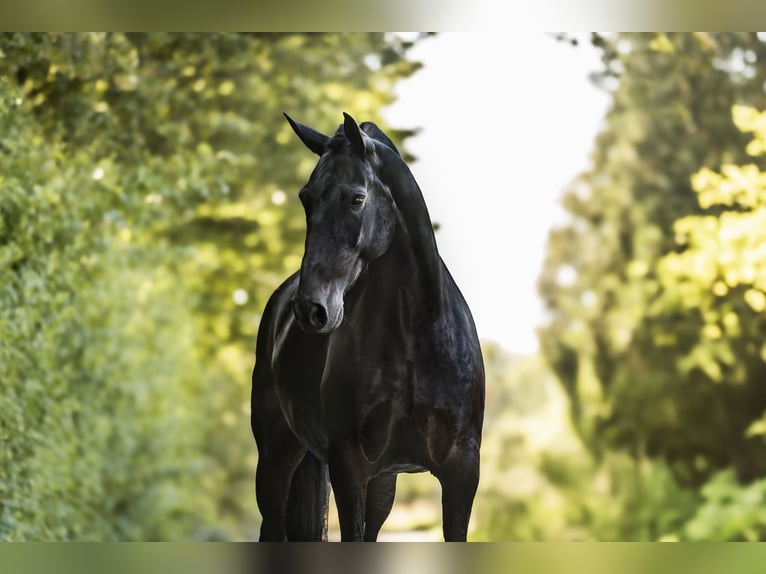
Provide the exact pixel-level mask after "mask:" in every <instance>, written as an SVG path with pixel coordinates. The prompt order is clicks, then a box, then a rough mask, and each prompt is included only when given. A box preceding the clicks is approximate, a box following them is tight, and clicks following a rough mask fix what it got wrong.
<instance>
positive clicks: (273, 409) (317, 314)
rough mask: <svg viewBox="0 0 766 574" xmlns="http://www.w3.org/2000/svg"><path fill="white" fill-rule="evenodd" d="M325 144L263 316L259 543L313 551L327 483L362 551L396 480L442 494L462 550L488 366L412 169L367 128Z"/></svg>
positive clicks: (256, 410) (306, 130)
mask: <svg viewBox="0 0 766 574" xmlns="http://www.w3.org/2000/svg"><path fill="white" fill-rule="evenodd" d="M343 115H344V117H345V121H344V123H343V125H342V126H341V127H339V128H338V131H337V132H336V133H335V135H334V136H332V137H329V136H326V135H323V134H321V133H320V132H318V131H316V130H314V129H312V128H310V127H308V126H305V125H303V124H301V123H298V122H296V121H293V120H292V119H291V118H290V117H288V116H287V114H285V116H286V117H287V120H288V121H289V122H290V125H291V126H292V128H293V130H294V131H295V133H296V134H297V135H298V137H299V138H300V139H301V140H302V141H303V143H304V144H305V145H306V146H307V147H308V148H309V149H310V150H311V151H313V152H314V153H316V154H317V155H319V156H320V159H319V163H318V164H317V166H316V167H315V168H314V171H313V173H312V174H311V177H310V179H309V181H308V183H307V184H306V185H305V186H304V187H303V188H302V189H301V191H300V193H299V197H300V200H301V202H302V203H303V207H304V209H305V211H306V223H307V233H306V245H305V253H304V255H303V262H302V264H301V268H300V271H299V272H297V273H295V274H294V275H292V276H291V277H290V278H288V279H287V280H286V281H285V282H284V283H283V284H282V285H281V286H280V287H279V288H278V289H277V290H276V291H275V292H274V294H273V295H272V296H271V299H270V300H269V302H268V304H267V305H266V308H265V310H264V313H263V318H262V320H261V325H260V329H259V332H258V341H257V347H256V362H255V369H254V371H253V392H252V428H253V434H254V436H255V440H256V443H257V445H258V453H259V459H258V468H257V471H256V479H255V480H256V497H257V500H258V507H259V509H260V511H261V515H262V517H263V523H262V526H261V535H260V539H261V540H270V541H274V540H285V539H287V540H323V539H326V536H327V528H326V517H327V507H328V500H329V489H328V470H329V481H330V483H331V484H332V488H333V492H334V494H335V501H336V504H337V507H338V517H339V520H340V529H341V538H342V540H344V541H345V540H370V541H374V540H376V538H377V535H378V531H379V530H380V527H381V526H382V524H383V522H384V521H385V519H386V517H387V516H388V514H389V512H390V511H391V506H392V504H393V500H394V492H395V490H396V476H397V474H398V473H400V472H422V471H426V470H427V471H430V472H431V473H432V474H433V475H434V476H436V478H437V479H438V480H439V482H440V483H441V487H442V517H443V528H444V539H445V540H465V538H466V531H467V528H468V520H469V517H470V514H471V507H472V505H473V499H474V495H475V494H476V488H477V485H478V481H479V446H480V443H481V429H482V420H483V418H484V365H483V362H482V356H481V349H480V347H479V341H478V337H477V335H476V328H475V327H474V323H473V319H472V317H471V313H470V311H469V309H468V306H467V305H466V302H465V300H464V299H463V296H462V295H461V293H460V291H459V290H458V288H457V286H456V285H455V282H454V280H453V279H452V276H451V275H450V274H449V272H448V271H447V268H446V266H445V265H444V263H443V262H442V260H441V257H440V256H439V253H438V251H437V249H436V239H435V237H434V233H433V227H432V224H431V219H430V217H429V215H428V211H427V209H426V205H425V202H424V201H423V196H422V194H421V192H420V188H419V187H418V185H417V183H416V182H415V179H414V178H413V176H412V173H411V172H410V170H409V168H408V167H407V165H406V164H405V162H404V161H403V160H402V158H401V157H400V155H399V152H398V151H397V149H396V147H395V146H394V144H393V143H392V142H391V140H390V139H389V138H388V137H387V136H386V135H385V134H384V133H383V132H382V131H381V130H380V129H379V128H378V127H377V126H376V125H375V124H373V123H371V122H364V123H362V124H361V125H357V123H356V122H355V121H354V119H353V118H351V116H349V115H348V114H343Z"/></svg>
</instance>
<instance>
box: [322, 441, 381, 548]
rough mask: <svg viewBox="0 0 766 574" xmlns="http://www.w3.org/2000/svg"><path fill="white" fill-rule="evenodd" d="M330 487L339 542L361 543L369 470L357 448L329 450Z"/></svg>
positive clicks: (359, 449)
mask: <svg viewBox="0 0 766 574" xmlns="http://www.w3.org/2000/svg"><path fill="white" fill-rule="evenodd" d="M329 467H330V483H331V484H332V490H333V492H334V494H335V504H336V506H337V507H338V521H339V522H340V539H341V541H342V542H361V541H362V540H363V537H364V510H365V504H366V498H367V483H368V481H369V480H370V474H371V473H370V470H369V464H368V462H367V460H366V459H365V458H364V454H362V451H361V448H359V447H358V446H357V447H355V446H352V445H349V446H346V447H344V448H332V447H331V448H330V451H329Z"/></svg>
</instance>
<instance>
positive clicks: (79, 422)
mask: <svg viewBox="0 0 766 574" xmlns="http://www.w3.org/2000/svg"><path fill="white" fill-rule="evenodd" d="M410 45H411V44H409V43H406V42H404V41H402V40H401V39H399V38H398V37H396V36H394V35H384V34H334V35H327V34H308V35H306V34H212V35H211V34H117V33H114V34H112V33H110V34H4V35H2V36H0V387H1V388H2V392H0V438H1V439H2V442H3V449H0V539H4V540H54V539H55V540H71V539H78V540H83V539H85V540H112V539H175V538H188V537H193V536H204V535H205V532H206V531H207V530H208V529H210V528H216V529H221V530H223V531H225V532H226V535H227V536H232V537H243V536H251V531H250V530H248V528H252V526H253V524H254V522H255V520H256V512H255V506H254V497H253V493H252V489H253V472H254V468H255V448H254V444H253V442H252V439H251V437H250V432H249V421H248V413H249V410H248V409H249V376H250V370H251V369H252V360H253V355H252V353H253V346H254V341H255V332H256V329H257V324H258V318H259V317H258V314H259V312H260V311H261V309H262V308H263V305H264V304H265V299H266V297H267V296H268V294H270V292H271V290H272V289H273V288H274V287H275V286H276V285H277V284H278V283H279V282H280V281H281V280H283V279H284V278H285V277H286V276H287V275H288V274H290V273H292V272H293V271H294V270H295V269H296V268H297V266H298V264H299V257H300V254H301V245H302V239H303V214H302V210H301V209H300V207H299V204H298V202H297V201H294V200H293V199H292V196H293V193H294V191H295V190H296V189H297V188H298V186H299V185H300V184H301V183H302V181H303V180H305V179H306V177H307V176H308V173H309V170H310V169H311V165H312V159H311V156H310V154H309V155H307V154H306V152H305V150H304V149H303V147H302V146H301V144H300V143H299V142H296V141H295V138H293V137H292V136H291V132H290V129H289V126H287V124H286V122H284V119H283V118H282V115H281V113H282V111H288V112H290V113H291V114H293V115H294V116H295V117H297V118H299V119H301V120H303V121H306V122H307V123H311V124H314V125H317V126H326V127H327V131H330V130H331V129H332V126H334V125H337V123H338V121H339V116H340V112H341V111H348V112H350V113H352V114H355V115H357V116H358V117H359V118H361V119H370V120H373V121H378V122H379V123H381V124H382V122H381V121H380V117H379V116H378V110H379V109H380V108H381V107H382V106H383V105H385V104H386V103H389V102H390V101H391V98H392V96H391V92H392V87H393V85H394V83H395V82H396V80H397V79H399V78H402V77H405V76H407V75H408V74H410V73H412V72H413V71H414V70H415V69H417V64H415V63H412V62H410V61H408V60H407V59H406V51H407V48H408V47H409V46H410ZM398 135H399V136H400V138H401V137H404V136H406V135H407V133H406V132H401V133H399V134H398ZM296 166H297V169H296Z"/></svg>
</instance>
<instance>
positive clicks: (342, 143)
mask: <svg viewBox="0 0 766 574" xmlns="http://www.w3.org/2000/svg"><path fill="white" fill-rule="evenodd" d="M359 128H360V129H361V130H362V131H363V132H364V133H366V134H367V135H368V136H370V137H371V138H372V139H374V140H375V141H377V142H380V143H382V144H383V145H385V146H387V147H389V148H391V149H392V150H393V151H394V153H396V155H398V156H399V157H402V154H400V153H399V150H398V149H397V148H396V146H395V145H394V142H392V141H391V138H389V137H388V136H387V135H386V134H385V133H383V130H381V129H380V128H379V127H378V126H377V125H375V124H374V123H373V122H362V123H361V124H359ZM346 145H348V138H347V137H346V134H345V132H344V131H343V124H341V125H340V126H339V127H338V129H337V131H336V132H335V134H334V135H333V136H332V138H330V141H328V142H327V147H328V148H329V149H331V150H333V151H339V150H341V149H343V148H344V147H346Z"/></svg>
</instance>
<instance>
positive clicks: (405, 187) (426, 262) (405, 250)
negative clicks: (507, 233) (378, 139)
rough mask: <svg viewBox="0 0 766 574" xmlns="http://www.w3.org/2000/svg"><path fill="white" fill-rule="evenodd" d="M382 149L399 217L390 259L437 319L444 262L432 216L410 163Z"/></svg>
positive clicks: (385, 175)
mask: <svg viewBox="0 0 766 574" xmlns="http://www.w3.org/2000/svg"><path fill="white" fill-rule="evenodd" d="M381 148H382V149H379V150H378V157H379V158H380V159H381V162H382V167H381V170H380V174H381V176H382V180H383V182H384V183H385V184H386V185H387V186H388V188H389V189H390V191H391V195H392V196H393V198H394V202H395V203H396V208H397V211H398V214H399V215H398V217H399V219H398V221H397V230H396V232H395V235H394V240H393V241H392V243H391V246H390V247H389V250H388V252H387V253H386V255H387V256H388V257H387V259H389V260H390V261H392V263H393V264H394V265H396V264H397V263H398V265H399V266H400V269H401V271H400V272H399V274H400V275H402V276H404V274H406V277H407V282H409V283H413V282H414V283H415V285H414V286H415V287H417V291H418V293H419V294H420V295H421V297H422V299H423V301H422V303H423V304H424V305H425V308H426V309H427V310H428V313H429V315H430V316H431V317H435V316H436V315H438V314H439V312H440V311H441V309H442V306H443V299H444V292H443V277H442V262H441V257H440V256H439V250H438V249H437V247H436V237H435V236H434V230H433V225H432V223H431V217H430V216H429V215H428V208H427V207H426V203H425V200H424V199H423V194H422V193H421V191H420V187H419V186H418V184H417V182H416V181H415V178H414V177H413V175H412V172H411V171H410V169H409V167H408V166H407V164H406V163H404V161H403V160H402V159H401V157H400V156H399V155H398V154H396V153H394V152H393V151H391V150H390V149H389V148H388V147H385V146H381ZM407 267H410V268H409V269H407ZM421 297H418V298H421Z"/></svg>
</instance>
